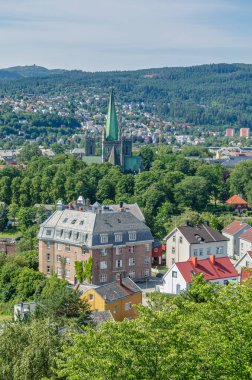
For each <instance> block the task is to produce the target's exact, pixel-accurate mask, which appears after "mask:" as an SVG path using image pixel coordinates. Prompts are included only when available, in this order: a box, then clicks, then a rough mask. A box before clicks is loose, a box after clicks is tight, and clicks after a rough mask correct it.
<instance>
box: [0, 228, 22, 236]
mask: <svg viewBox="0 0 252 380" xmlns="http://www.w3.org/2000/svg"><path fill="white" fill-rule="evenodd" d="M20 236H21V232H20V231H18V230H17V229H16V228H11V229H9V230H7V231H1V232H0V238H17V237H20Z"/></svg>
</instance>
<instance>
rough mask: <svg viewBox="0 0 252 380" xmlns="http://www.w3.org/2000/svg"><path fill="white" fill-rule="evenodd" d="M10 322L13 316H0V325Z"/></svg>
mask: <svg viewBox="0 0 252 380" xmlns="http://www.w3.org/2000/svg"><path fill="white" fill-rule="evenodd" d="M10 321H12V315H0V323H1V322H10Z"/></svg>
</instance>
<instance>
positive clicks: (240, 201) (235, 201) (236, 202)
mask: <svg viewBox="0 0 252 380" xmlns="http://www.w3.org/2000/svg"><path fill="white" fill-rule="evenodd" d="M226 203H227V204H228V205H247V204H248V202H246V201H245V200H244V199H242V198H241V197H240V196H239V195H237V194H235V195H233V196H232V197H231V198H229V199H228V200H227V201H226Z"/></svg>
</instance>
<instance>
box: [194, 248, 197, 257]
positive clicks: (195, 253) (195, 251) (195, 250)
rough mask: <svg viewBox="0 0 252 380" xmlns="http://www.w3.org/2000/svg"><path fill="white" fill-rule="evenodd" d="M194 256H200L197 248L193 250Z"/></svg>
mask: <svg viewBox="0 0 252 380" xmlns="http://www.w3.org/2000/svg"><path fill="white" fill-rule="evenodd" d="M193 256H196V257H197V256H198V250H197V249H195V248H194V250H193Z"/></svg>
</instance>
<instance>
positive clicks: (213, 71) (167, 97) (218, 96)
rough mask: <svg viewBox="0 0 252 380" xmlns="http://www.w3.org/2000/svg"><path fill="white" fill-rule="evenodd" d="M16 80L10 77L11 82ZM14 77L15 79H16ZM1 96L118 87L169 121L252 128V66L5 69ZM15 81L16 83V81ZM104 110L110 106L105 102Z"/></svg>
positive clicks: (120, 94) (123, 97)
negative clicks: (104, 70) (105, 69)
mask: <svg viewBox="0 0 252 380" xmlns="http://www.w3.org/2000/svg"><path fill="white" fill-rule="evenodd" d="M8 76H10V78H8ZM12 76H13V78H12ZM0 79H2V80H0V96H2V97H4V96H8V95H13V94H15V96H17V97H18V96H25V95H27V94H48V95H56V94H68V95H69V94H72V95H76V94H78V93H79V94H80V93H81V92H82V90H83V89H87V88H89V89H90V90H91V91H93V92H94V93H96V94H99V93H104V92H105V93H106V92H108V88H109V87H110V86H113V87H114V88H115V90H116V93H117V98H118V99H120V102H121V103H125V102H126V103H132V102H133V103H138V104H140V105H141V107H142V108H143V109H144V110H145V111H151V112H153V110H154V111H155V112H156V114H157V116H159V117H163V118H166V119H167V120H176V121H178V120H182V121H184V122H189V123H194V124H195V125H200V126H203V127H204V126H205V127H206V126H209V125H211V126H214V127H216V129H217V130H218V129H220V130H224V128H225V127H226V126H227V125H230V126H233V127H235V128H240V127H251V126H252V116H251V110H252V96H251V88H252V65H245V64H211V65H202V66H194V67H172V68H169V67H167V68H160V69H148V70H137V71H122V72H97V73H89V72H81V71H64V70H54V71H51V70H47V69H44V68H40V67H37V66H31V67H24V68H20V67H17V68H11V69H9V70H8V69H6V70H4V71H1V70H0ZM11 79H12V80H11ZM99 106H100V107H101V109H102V108H104V107H106V106H107V103H106V101H104V100H103V99H101V100H100V103H99Z"/></svg>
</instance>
